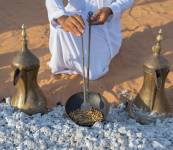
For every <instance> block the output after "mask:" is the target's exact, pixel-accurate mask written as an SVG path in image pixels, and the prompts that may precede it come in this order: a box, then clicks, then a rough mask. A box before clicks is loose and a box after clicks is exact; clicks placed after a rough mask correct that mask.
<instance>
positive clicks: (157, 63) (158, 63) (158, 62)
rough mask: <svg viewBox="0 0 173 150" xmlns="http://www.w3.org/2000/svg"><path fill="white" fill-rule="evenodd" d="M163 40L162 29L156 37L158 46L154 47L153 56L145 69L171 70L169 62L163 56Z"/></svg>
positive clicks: (145, 64) (147, 60)
mask: <svg viewBox="0 0 173 150" xmlns="http://www.w3.org/2000/svg"><path fill="white" fill-rule="evenodd" d="M162 40H163V35H162V30H161V29H160V30H159V32H158V35H157V37H156V44H155V45H154V46H153V47H152V51H153V54H152V56H150V57H149V58H148V59H146V61H145V63H144V67H146V68H148V69H151V70H160V69H164V68H169V63H168V61H167V60H166V59H165V58H164V57H163V56H162V55H161V42H162Z"/></svg>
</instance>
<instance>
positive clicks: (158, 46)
mask: <svg viewBox="0 0 173 150" xmlns="http://www.w3.org/2000/svg"><path fill="white" fill-rule="evenodd" d="M162 40H163V32H162V29H160V30H159V32H158V35H157V37H156V44H155V45H154V46H153V47H152V51H153V53H154V54H155V55H159V54H160V52H161V49H162V46H161V42H162Z"/></svg>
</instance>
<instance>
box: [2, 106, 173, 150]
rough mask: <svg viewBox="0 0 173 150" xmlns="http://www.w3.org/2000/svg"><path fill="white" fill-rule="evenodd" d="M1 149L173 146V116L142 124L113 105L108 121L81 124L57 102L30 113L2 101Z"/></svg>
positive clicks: (97, 149) (103, 149)
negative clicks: (76, 122) (45, 111)
mask: <svg viewBox="0 0 173 150" xmlns="http://www.w3.org/2000/svg"><path fill="white" fill-rule="evenodd" d="M0 110H1V112H0V149H1V150H6V149H8V150H11V149H12V150H13V149H17V150H24V149H25V150H27V149H33V150H47V149H49V150H66V149H67V150H80V149H81V150H83V149H84V150H85V149H86V150H87V149H89V150H90V149H94V150H106V149H108V150H111V149H112V150H115V149H122V150H124V149H127V150H133V149H134V150H135V149H144V150H152V149H153V150H154V149H155V150H156V149H157V150H159V149H168V150H171V149H173V118H165V119H161V120H159V119H157V121H156V122H154V123H151V124H149V125H141V124H139V123H137V122H136V121H135V120H134V119H131V118H129V116H128V114H127V113H126V112H122V111H119V109H116V108H113V107H111V108H110V113H109V116H108V118H107V121H105V122H102V123H96V124H95V125H94V126H93V127H80V126H78V125H76V124H75V123H74V122H72V121H71V120H70V119H69V118H68V117H67V116H66V115H65V110H64V107H62V106H58V107H55V108H53V109H52V111H51V112H49V113H48V114H45V115H41V114H36V115H33V116H28V115H26V114H24V113H23V112H20V111H17V110H15V109H13V108H11V107H10V106H9V105H8V104H6V103H0Z"/></svg>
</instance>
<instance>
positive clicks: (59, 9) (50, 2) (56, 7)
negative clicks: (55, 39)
mask: <svg viewBox="0 0 173 150" xmlns="http://www.w3.org/2000/svg"><path fill="white" fill-rule="evenodd" d="M46 8H47V12H48V19H49V22H50V24H51V25H52V26H53V27H55V28H56V27H60V26H59V25H58V23H57V22H56V21H55V20H56V19H57V18H59V17H61V16H63V15H66V11H65V8H64V5H63V0H46Z"/></svg>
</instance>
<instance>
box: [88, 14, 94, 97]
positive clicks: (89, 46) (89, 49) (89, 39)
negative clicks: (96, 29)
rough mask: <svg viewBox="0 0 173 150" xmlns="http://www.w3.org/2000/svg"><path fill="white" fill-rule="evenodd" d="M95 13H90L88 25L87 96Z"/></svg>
mask: <svg viewBox="0 0 173 150" xmlns="http://www.w3.org/2000/svg"><path fill="white" fill-rule="evenodd" d="M92 15H93V12H91V11H90V12H89V13H88V25H89V35H88V66H87V94H88V92H89V77H90V76H89V69H90V54H91V21H90V18H91V16H92Z"/></svg>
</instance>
